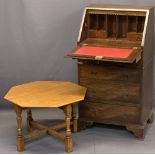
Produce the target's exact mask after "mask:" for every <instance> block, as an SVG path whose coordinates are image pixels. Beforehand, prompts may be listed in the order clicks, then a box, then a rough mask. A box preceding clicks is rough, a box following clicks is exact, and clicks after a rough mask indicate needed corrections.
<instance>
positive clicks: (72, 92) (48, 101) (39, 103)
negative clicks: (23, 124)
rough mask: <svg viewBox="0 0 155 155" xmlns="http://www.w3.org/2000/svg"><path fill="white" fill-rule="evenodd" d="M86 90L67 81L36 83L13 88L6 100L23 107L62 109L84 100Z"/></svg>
mask: <svg viewBox="0 0 155 155" xmlns="http://www.w3.org/2000/svg"><path fill="white" fill-rule="evenodd" d="M85 94H86V88H85V87H82V86H79V85H77V84H74V83H72V82H67V81H34V82H30V83H26V84H22V85H18V86H14V87H12V88H11V89H10V90H9V91H8V93H7V94H6V95H5V97H4V98H5V99H6V100H8V101H11V102H12V103H13V104H16V105H18V106H21V107H27V108H28V107H34V108H35V107H36V108H39V107H45V108H46V107H61V106H65V105H68V104H72V103H75V102H78V101H82V100H84V97H85Z"/></svg>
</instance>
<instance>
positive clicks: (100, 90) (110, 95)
mask: <svg viewBox="0 0 155 155" xmlns="http://www.w3.org/2000/svg"><path fill="white" fill-rule="evenodd" d="M80 85H82V86H84V87H86V88H87V93H86V98H85V99H86V100H87V101H93V102H103V101H122V102H132V103H139V102H140V85H139V84H136V83H126V82H124V83H123V82H115V81H102V80H98V79H90V78H80Z"/></svg>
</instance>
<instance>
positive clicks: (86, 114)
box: [79, 102, 140, 125]
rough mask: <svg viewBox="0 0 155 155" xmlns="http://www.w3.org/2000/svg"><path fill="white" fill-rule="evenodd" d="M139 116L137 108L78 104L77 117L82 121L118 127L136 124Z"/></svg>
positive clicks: (87, 103)
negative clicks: (104, 123) (105, 123)
mask: <svg viewBox="0 0 155 155" xmlns="http://www.w3.org/2000/svg"><path fill="white" fill-rule="evenodd" d="M139 114H140V112H139V107H138V106H122V105H116V104H103V103H96V102H94V103H93V102H86V103H83V104H80V110H79V117H80V118H82V119H87V120H91V121H96V122H107V123H113V124H120V125H123V124H127V123H138V121H139Z"/></svg>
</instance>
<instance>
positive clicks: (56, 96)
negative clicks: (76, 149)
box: [4, 81, 86, 152]
mask: <svg viewBox="0 0 155 155" xmlns="http://www.w3.org/2000/svg"><path fill="white" fill-rule="evenodd" d="M85 93H86V88H85V87H82V86H79V85H77V84H74V83H71V82H65V81H64V82H63V81H35V82H30V83H26V84H22V85H18V86H14V87H12V88H11V89H10V90H9V91H8V93H7V94H6V95H5V97H4V98H5V99H7V100H8V101H10V102H12V103H13V104H15V112H16V115H17V118H16V119H17V150H18V151H23V150H24V145H25V142H27V141H31V140H33V139H35V138H38V137H42V136H44V135H51V136H54V137H55V138H57V139H59V140H61V141H63V142H64V143H65V150H66V152H72V150H73V142H72V137H71V125H73V132H77V119H78V118H77V112H76V107H75V103H77V102H79V101H82V100H84V97H85ZM32 108H60V109H62V110H63V111H64V113H65V123H62V124H58V125H54V126H51V127H49V126H45V125H43V124H41V123H40V122H37V121H35V120H33V118H32V111H31V109H32ZM24 109H27V130H28V131H29V132H30V133H29V134H28V135H23V133H22V110H24ZM62 128H66V134H65V136H64V135H62V134H60V133H59V132H58V131H59V130H60V129H62Z"/></svg>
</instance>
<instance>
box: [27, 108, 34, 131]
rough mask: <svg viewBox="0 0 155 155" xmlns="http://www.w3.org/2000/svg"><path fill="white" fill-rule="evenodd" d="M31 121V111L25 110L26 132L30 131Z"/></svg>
mask: <svg viewBox="0 0 155 155" xmlns="http://www.w3.org/2000/svg"><path fill="white" fill-rule="evenodd" d="M32 121H33V118H32V111H31V109H27V130H28V131H29V132H31V131H32V125H31V122H32Z"/></svg>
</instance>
